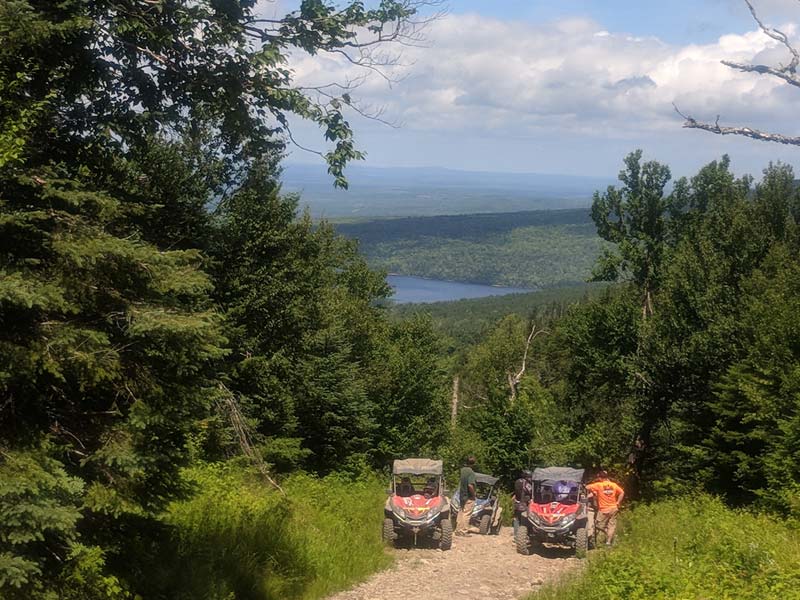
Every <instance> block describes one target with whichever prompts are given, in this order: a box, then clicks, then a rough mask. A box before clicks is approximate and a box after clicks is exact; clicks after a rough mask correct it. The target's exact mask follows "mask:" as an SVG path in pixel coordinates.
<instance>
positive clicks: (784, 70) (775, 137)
mask: <svg viewBox="0 0 800 600" xmlns="http://www.w3.org/2000/svg"><path fill="white" fill-rule="evenodd" d="M744 2H745V4H746V5H747V8H748V9H749V10H750V14H751V15H752V16H753V20H754V21H755V22H756V23H757V24H758V27H759V28H760V29H761V31H762V32H763V33H764V34H765V35H767V36H768V37H770V38H771V39H773V40H775V41H776V42H779V43H780V44H781V45H782V46H784V47H785V48H786V49H787V50H788V51H789V54H790V55H791V57H792V58H791V61H790V62H789V64H786V65H783V64H779V65H777V66H774V65H760V64H748V63H740V62H734V61H730V60H723V61H721V62H722V64H723V65H725V66H726V67H728V68H730V69H734V70H736V71H741V72H743V73H756V74H758V75H769V76H771V77H775V78H777V79H780V80H782V81H783V82H785V83H788V84H789V85H791V86H794V87H798V88H800V76H798V73H797V67H798V66H800V51H798V50H797V48H795V47H794V46H793V45H792V42H791V41H790V40H789V36H787V35H786V34H785V33H784V32H782V31H781V30H779V29H776V28H774V27H769V26H767V25H766V24H765V23H764V21H762V20H761V18H760V17H759V16H758V12H757V11H756V9H755V6H754V5H753V2H752V1H751V0H744ZM673 106H674V107H675V111H676V112H677V113H678V114H679V115H680V116H681V117H683V119H684V122H683V127H684V128H685V129H701V130H703V131H708V132H711V133H716V134H717V135H739V136H744V137H749V138H751V139H754V140H758V141H762V142H773V143H777V144H785V145H788V146H800V137H795V136H787V135H783V134H781V133H770V132H766V131H760V130H758V129H754V128H752V127H722V126H720V124H719V115H717V118H716V120H715V121H714V123H713V124H711V123H707V122H702V121H698V120H696V119H695V118H693V117H691V116H690V115H686V114H684V113H682V112H681V111H680V110H678V107H677V106H675V104H674V103H673Z"/></svg>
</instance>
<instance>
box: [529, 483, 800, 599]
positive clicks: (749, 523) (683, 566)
mask: <svg viewBox="0 0 800 600" xmlns="http://www.w3.org/2000/svg"><path fill="white" fill-rule="evenodd" d="M623 527H624V530H623V531H622V532H621V534H620V537H619V542H620V543H619V546H618V547H617V548H615V549H614V550H612V551H610V552H605V551H602V550H600V551H595V552H593V553H590V559H589V564H588V566H587V569H586V570H585V571H583V572H582V573H581V574H580V575H578V576H577V577H576V578H575V579H574V580H572V581H567V582H562V583H561V584H560V585H556V586H554V587H551V588H548V589H545V590H543V591H541V592H539V593H538V594H534V595H533V596H531V597H530V600H534V599H535V600H612V599H618V598H625V599H626V600H645V599H647V600H667V599H669V600H678V599H680V600H695V599H697V600H699V599H711V598H713V599H715V600H728V599H730V600H733V599H734V598H735V599H736V600H751V599H752V600H756V599H758V600H763V599H765V598H800V536H799V535H798V533H800V532H798V528H797V526H796V524H795V525H791V524H788V523H786V522H783V521H781V520H780V518H778V517H775V516H766V515H755V514H751V513H747V512H740V511H735V510H731V509H729V508H726V507H725V506H724V505H723V504H722V503H721V502H720V501H719V500H717V499H714V498H710V497H700V498H696V497H695V498H692V499H683V500H681V499H678V500H670V501H664V502H658V503H655V504H652V505H648V506H640V507H638V508H636V509H634V510H632V511H631V512H630V513H628V514H627V515H626V516H625V518H624V520H623Z"/></svg>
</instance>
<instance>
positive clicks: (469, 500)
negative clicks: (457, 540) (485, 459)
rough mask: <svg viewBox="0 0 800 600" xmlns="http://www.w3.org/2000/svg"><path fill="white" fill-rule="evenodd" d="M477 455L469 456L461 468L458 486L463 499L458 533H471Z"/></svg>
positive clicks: (459, 514) (457, 525) (457, 527)
mask: <svg viewBox="0 0 800 600" xmlns="http://www.w3.org/2000/svg"><path fill="white" fill-rule="evenodd" d="M474 466H475V457H474V456H470V457H468V458H467V464H466V465H464V467H462V469H461V482H460V484H459V488H458V495H459V498H460V499H461V510H460V511H459V512H458V518H457V519H456V534H457V535H466V534H467V533H469V520H470V517H471V516H472V510H473V509H474V508H475V471H474V470H473V467H474Z"/></svg>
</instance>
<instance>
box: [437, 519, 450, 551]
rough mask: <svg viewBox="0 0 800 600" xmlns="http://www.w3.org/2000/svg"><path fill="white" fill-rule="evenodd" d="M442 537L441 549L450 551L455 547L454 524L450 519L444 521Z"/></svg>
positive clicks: (440, 541)
mask: <svg viewBox="0 0 800 600" xmlns="http://www.w3.org/2000/svg"><path fill="white" fill-rule="evenodd" d="M441 527H442V537H441V539H440V540H439V548H441V549H442V550H450V547H451V546H452V545H453V523H452V522H451V521H450V519H442V523H441Z"/></svg>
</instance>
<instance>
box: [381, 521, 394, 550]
mask: <svg viewBox="0 0 800 600" xmlns="http://www.w3.org/2000/svg"><path fill="white" fill-rule="evenodd" d="M394 538H395V535H394V521H392V520H391V519H390V518H389V517H386V518H385V519H384V520H383V541H384V542H386V543H389V544H390V543H392V542H393V541H394Z"/></svg>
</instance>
